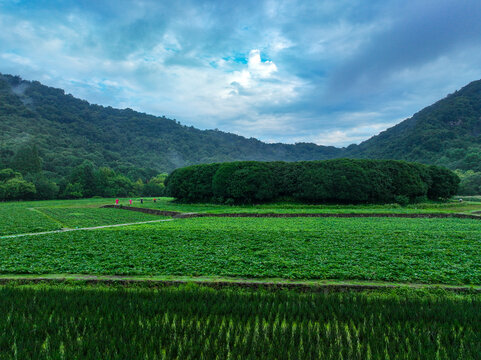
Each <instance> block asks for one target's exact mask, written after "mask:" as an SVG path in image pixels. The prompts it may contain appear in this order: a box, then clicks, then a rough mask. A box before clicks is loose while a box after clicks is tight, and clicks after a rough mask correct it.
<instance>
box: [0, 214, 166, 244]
mask: <svg viewBox="0 0 481 360" xmlns="http://www.w3.org/2000/svg"><path fill="white" fill-rule="evenodd" d="M172 220H173V219H162V220H149V221H138V222H133V223H125V224H111V225H101V226H91V227H81V228H65V229H59V230H50V231H41V232H35V233H26V234H13V235H3V236H0V239H9V238H18V237H23V236H35V235H46V234H56V233H63V232H70V231H81V230H98V229H105V228H112V227H119V226H131V225H141V224H151V223H158V222H162V221H172Z"/></svg>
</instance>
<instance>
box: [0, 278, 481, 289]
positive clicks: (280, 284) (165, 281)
mask: <svg viewBox="0 0 481 360" xmlns="http://www.w3.org/2000/svg"><path fill="white" fill-rule="evenodd" d="M36 283H59V284H61V283H69V284H71V283H73V284H75V283H77V284H80V285H84V284H85V285H96V284H98V285H107V286H145V287H148V288H156V287H167V286H181V285H186V284H196V285H199V286H206V287H210V288H214V289H221V288H229V287H231V288H245V289H265V290H297V291H301V292H343V291H356V292H360V291H374V290H393V289H413V290H423V289H425V290H435V289H442V290H444V291H449V292H455V293H481V286H479V285H444V284H419V283H399V282H369V281H357V280H287V279H255V278H254V279H245V278H228V277H209V276H205V277H189V276H151V277H143V276H122V275H83V274H44V275H36V274H32V275H26V274H3V275H0V285H7V284H14V285H17V284H20V285H23V284H36Z"/></svg>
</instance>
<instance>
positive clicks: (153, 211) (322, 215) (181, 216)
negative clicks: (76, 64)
mask: <svg viewBox="0 0 481 360" xmlns="http://www.w3.org/2000/svg"><path fill="white" fill-rule="evenodd" d="M102 207H103V208H115V209H121V210H129V211H138V212H142V213H146V214H152V215H161V216H172V217H173V218H176V219H187V218H199V217H248V218H252V217H258V218H297V217H311V218H312V217H319V218H368V217H383V218H384V217H388V218H409V219H417V218H427V219H434V218H438V219H447V218H457V219H475V220H481V216H477V215H469V214H457V213H418V214H413V213H411V214H403V213H219V214H216V213H183V212H179V211H166V210H156V209H149V208H139V207H132V206H122V205H104V206H102Z"/></svg>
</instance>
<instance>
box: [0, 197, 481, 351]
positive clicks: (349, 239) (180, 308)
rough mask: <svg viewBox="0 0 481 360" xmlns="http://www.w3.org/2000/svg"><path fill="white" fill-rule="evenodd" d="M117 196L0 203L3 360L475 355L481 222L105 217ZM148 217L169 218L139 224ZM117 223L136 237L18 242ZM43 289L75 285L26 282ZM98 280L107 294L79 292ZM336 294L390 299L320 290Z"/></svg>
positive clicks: (368, 209) (380, 209)
mask: <svg viewBox="0 0 481 360" xmlns="http://www.w3.org/2000/svg"><path fill="white" fill-rule="evenodd" d="M114 200H115V199H84V200H56V201H38V202H16V203H2V204H0V249H1V251H0V282H1V283H2V284H3V285H0V359H99V358H105V359H109V358H110V359H117V358H121V359H324V358H325V359H388V358H389V359H478V358H479V354H480V353H481V338H480V335H479V334H480V333H481V328H480V326H481V325H480V324H481V318H480V316H481V315H480V314H481V311H480V310H479V309H480V308H481V294H480V292H479V289H480V286H481V221H480V220H477V219H460V218H432V219H429V218H375V217H367V218H302V217H298V218H255V217H252V218H228V217H217V218H209V217H205V218H187V219H179V218H175V219H166V218H165V217H162V216H156V215H149V214H145V213H140V212H135V211H126V210H122V209H114V208H101V206H103V205H106V204H113V203H114ZM120 203H121V204H122V205H127V204H128V199H120ZM127 206H128V205H127ZM133 206H135V207H146V208H153V209H157V210H170V211H179V212H199V213H246V212H252V213H464V214H476V213H477V212H479V211H481V203H480V202H479V199H478V198H470V199H467V200H466V201H463V202H458V201H451V202H445V203H436V202H428V203H422V204H413V205H409V206H407V207H400V206H398V205H396V204H394V205H360V206H356V205H303V204H292V203H288V204H264V205H256V206H227V205H211V204H180V203H176V202H174V201H172V199H169V198H161V199H157V201H156V203H154V202H153V199H144V203H143V204H140V199H133ZM152 220H169V221H162V222H155V223H147V224H146V223H142V222H145V221H152ZM127 223H128V224H130V223H134V225H129V226H119V227H107V228H103V229H94V230H74V231H70V232H56V233H47V234H37V235H26V236H19V237H15V235H14V234H20V235H21V234H25V233H35V232H44V231H52V230H58V229H62V228H69V229H75V228H83V227H95V226H109V225H114V224H127ZM135 223H142V224H135ZM12 235H13V237H12ZM2 236H3V237H2ZM79 274H83V275H84V276H80V275H79ZM39 277H41V278H47V279H48V278H50V279H51V280H52V281H53V280H58V279H59V278H60V279H61V278H62V277H67V278H70V279H72V280H69V281H68V282H67V283H59V284H57V283H54V282H51V281H50V282H48V283H43V282H42V283H40V284H31V282H32V281H34V282H35V281H38V280H39V279H38V278H39ZM96 277H99V278H100V279H101V281H107V283H108V284H109V285H108V286H107V285H101V284H97V285H91V284H90V283H86V282H83V281H82V280H78V279H79V278H80V279H83V280H88V281H95V280H91V279H93V278H96ZM12 278H13V279H14V280H12ZM75 279H77V280H75ZM102 279H103V280H102ZM122 279H124V280H126V281H134V280H135V281H137V283H135V284H136V285H129V283H123V282H121V281H123V280H122ZM145 280H153V281H157V282H159V281H160V283H158V284H159V287H158V288H156V287H152V286H153V285H152V284H150V283H149V282H148V281H147V282H146V281H145ZM165 281H187V282H189V281H196V282H200V283H207V284H212V283H214V284H216V285H215V286H216V287H219V286H220V285H219V283H216V281H224V282H226V283H230V284H231V285H230V287H229V288H223V289H211V288H206V287H199V286H194V285H187V286H185V285H182V286H180V287H168V286H162V284H164V285H165V284H166V283H165ZM25 282H26V284H25ZM256 282H259V283H261V284H262V283H266V282H268V283H269V282H274V283H278V284H284V285H286V284H288V285H290V286H303V285H306V286H308V287H307V288H306V287H304V288H302V289H304V291H305V293H303V292H300V291H293V290H289V291H288V290H277V291H273V290H266V289H262V286H261V289H259V288H257V289H255V288H251V289H243V290H242V289H241V288H239V285H243V286H247V287H249V286H253V285H252V284H251V283H256ZM297 283H298V284H297ZM29 284H30V285H29ZM149 284H150V285H149ZM335 284H342V286H344V285H346V286H354V287H353V288H352V289H354V288H356V286H360V287H361V289H366V286H375V287H376V286H377V287H380V288H382V289H384V290H374V291H373V290H363V291H361V292H359V293H357V292H353V291H347V292H336V291H335V290H332V291H333V292H329V290H328V289H336V288H333V287H332V285H335ZM412 284H415V287H419V286H421V284H426V285H423V287H427V288H426V289H423V290H414V289H412V288H410V287H409V286H408V285H412ZM389 285H394V286H396V287H400V288H396V289H394V290H392V289H388V288H387V286H389ZM319 286H327V287H324V288H321V289H325V290H324V291H328V292H326V293H320V292H318V291H316V289H320V288H319ZM336 286H337V285H336ZM363 286H364V287H363ZM433 286H434V287H433ZM437 286H444V287H446V289H450V290H451V291H457V290H456V288H454V287H457V286H464V288H465V289H466V288H467V289H468V292H467V293H462V294H461V293H458V294H456V293H454V292H450V293H448V292H446V290H441V289H437V288H436V287H437ZM358 289H359V288H358ZM469 289H471V290H469Z"/></svg>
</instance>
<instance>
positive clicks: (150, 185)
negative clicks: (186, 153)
mask: <svg viewBox="0 0 481 360" xmlns="http://www.w3.org/2000/svg"><path fill="white" fill-rule="evenodd" d="M166 178H167V174H166V173H163V174H159V175H157V176H155V177H153V178H152V179H150V180H149V181H148V182H147V183H146V184H145V185H144V187H143V193H142V195H143V196H150V197H159V196H163V195H164V193H165V185H164V182H165V179H166Z"/></svg>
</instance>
